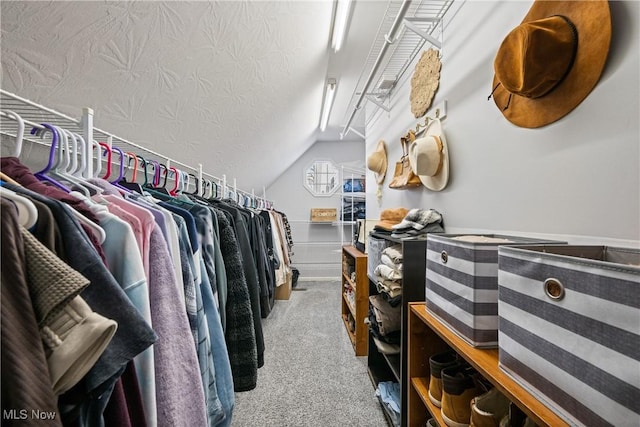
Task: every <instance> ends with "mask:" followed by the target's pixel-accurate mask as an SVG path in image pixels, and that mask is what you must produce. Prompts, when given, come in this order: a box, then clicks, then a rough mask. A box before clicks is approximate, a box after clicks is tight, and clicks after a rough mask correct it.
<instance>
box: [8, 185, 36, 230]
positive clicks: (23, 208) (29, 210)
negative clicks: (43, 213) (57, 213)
mask: <svg viewBox="0 0 640 427" xmlns="http://www.w3.org/2000/svg"><path fill="white" fill-rule="evenodd" d="M0 195H2V197H5V198H7V199H9V200H11V201H12V202H14V203H15V204H16V206H17V208H18V221H19V222H20V225H22V226H23V227H24V228H27V229H29V228H31V227H33V226H34V225H35V224H36V222H37V221H38V209H37V208H36V205H34V204H33V202H32V201H31V200H29V199H27V198H26V197H23V196H20V195H19V194H17V193H16V192H14V191H11V190H9V189H8V188H5V187H0Z"/></svg>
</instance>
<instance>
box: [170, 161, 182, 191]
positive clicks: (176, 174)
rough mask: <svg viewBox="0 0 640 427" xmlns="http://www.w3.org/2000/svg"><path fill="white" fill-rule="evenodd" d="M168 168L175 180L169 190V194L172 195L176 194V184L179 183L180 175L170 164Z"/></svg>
mask: <svg viewBox="0 0 640 427" xmlns="http://www.w3.org/2000/svg"><path fill="white" fill-rule="evenodd" d="M169 170H171V171H172V172H173V176H174V181H175V183H174V185H173V188H172V189H171V190H169V194H171V195H172V196H177V195H178V193H177V191H178V186H179V185H180V176H181V174H180V172H179V171H178V169H176V168H174V167H173V166H171V167H170V168H169Z"/></svg>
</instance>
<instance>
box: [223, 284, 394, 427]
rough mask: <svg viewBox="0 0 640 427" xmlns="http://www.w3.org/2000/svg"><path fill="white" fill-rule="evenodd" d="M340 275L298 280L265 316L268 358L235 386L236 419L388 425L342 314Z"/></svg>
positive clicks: (284, 424) (242, 422) (241, 422)
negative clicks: (252, 379)
mask: <svg viewBox="0 0 640 427" xmlns="http://www.w3.org/2000/svg"><path fill="white" fill-rule="evenodd" d="M340 292H341V289H340V282H339V281H333V282H298V287H297V289H296V290H294V291H293V292H292V295H291V298H290V299H289V300H287V301H276V304H275V307H274V308H273V311H272V312H271V314H270V315H269V317H268V318H267V319H263V334H264V339H265V347H266V350H265V355H264V358H265V363H264V366H263V367H262V368H260V369H259V370H258V385H257V387H256V388H255V389H254V390H251V391H248V392H242V393H236V394H235V398H236V404H235V409H234V412H233V418H232V422H231V425H232V426H233V427H263V426H264V427H266V426H274V427H275V426H278V427H288V426H291V427H306V426H308V427H334V426H336V427H337V426H351V427H378V426H380V427H384V426H386V425H387V423H386V420H385V417H384V414H383V411H382V408H381V406H380V404H379V403H378V400H377V398H376V397H375V389H374V387H373V385H372V383H371V380H370V379H369V375H368V373H367V358H366V357H356V356H355V354H354V351H353V347H352V346H351V342H350V341H349V337H348V335H347V332H346V330H345V327H344V323H343V322H342V319H341V316H340V310H341V309H340V304H341V302H340V297H341V295H340Z"/></svg>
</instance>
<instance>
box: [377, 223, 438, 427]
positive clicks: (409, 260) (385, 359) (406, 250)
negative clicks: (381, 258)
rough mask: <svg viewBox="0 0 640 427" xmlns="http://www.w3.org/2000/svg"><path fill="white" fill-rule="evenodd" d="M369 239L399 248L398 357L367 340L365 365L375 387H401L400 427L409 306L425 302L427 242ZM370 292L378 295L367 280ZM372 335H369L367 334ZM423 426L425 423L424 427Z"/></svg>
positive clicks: (404, 417)
mask: <svg viewBox="0 0 640 427" xmlns="http://www.w3.org/2000/svg"><path fill="white" fill-rule="evenodd" d="M372 236H374V237H376V238H379V239H385V240H388V241H390V242H393V243H399V244H401V245H402V329H401V341H400V354H399V355H397V356H387V355H384V354H382V353H380V352H379V351H378V348H377V347H376V345H375V343H374V342H373V338H372V337H370V338H369V355H368V359H367V365H368V369H369V377H370V378H371V381H372V382H373V385H374V387H377V386H378V383H379V382H380V381H397V382H398V383H399V384H400V425H401V426H406V425H407V408H408V405H407V390H408V388H407V387H406V380H405V378H408V376H407V357H406V354H407V350H408V340H407V338H408V335H407V326H408V324H409V303H411V302H414V301H422V302H423V303H424V300H425V296H424V291H425V285H426V274H427V239H426V236H423V237H421V238H412V239H396V238H392V237H390V236H389V235H384V234H379V233H372ZM369 292H370V294H371V295H375V294H376V293H377V289H376V286H375V283H374V282H373V280H372V279H371V278H370V279H369ZM369 335H371V334H369ZM423 425H424V424H423Z"/></svg>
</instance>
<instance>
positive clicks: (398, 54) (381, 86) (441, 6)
mask: <svg viewBox="0 0 640 427" xmlns="http://www.w3.org/2000/svg"><path fill="white" fill-rule="evenodd" d="M453 2H454V0H420V1H412V2H410V5H409V6H408V8H407V10H406V12H405V13H404V16H401V18H402V19H403V25H401V26H400V27H399V28H398V30H397V35H396V36H395V38H394V40H389V33H390V31H391V30H392V28H393V24H394V22H395V20H396V19H397V17H399V15H400V14H401V13H402V7H403V4H404V3H405V2H403V1H397V0H391V1H390V2H389V5H388V6H387V10H386V12H385V15H384V18H383V19H382V22H381V23H380V27H379V28H378V33H377V34H376V37H375V39H374V41H373V44H372V46H371V49H370V51H369V55H368V56H367V59H366V61H365V63H364V66H363V68H362V72H361V74H360V77H359V78H358V82H357V84H356V88H355V90H354V92H353V94H352V96H351V99H350V101H349V107H348V110H347V115H346V116H345V119H344V123H345V129H344V132H343V135H344V134H346V133H347V132H348V131H349V127H350V125H351V123H352V122H353V121H354V120H361V119H362V114H364V110H365V109H364V108H362V105H359V103H360V104H361V99H362V97H363V96H364V99H367V100H369V101H371V102H372V103H373V104H374V106H373V107H372V108H373V110H372V111H371V110H370V116H369V117H371V116H373V115H375V113H376V112H377V111H378V109H380V108H387V107H385V103H388V101H389V100H390V98H391V96H392V95H393V93H394V90H395V89H396V86H397V82H399V81H400V80H401V79H402V77H403V76H404V75H405V73H406V72H407V70H408V69H409V66H410V65H411V64H412V63H413V61H414V59H415V57H416V55H418V53H420V52H421V51H422V49H423V47H424V45H425V43H427V40H426V38H425V37H423V36H421V35H419V34H418V33H416V32H415V31H413V30H412V29H410V28H409V26H411V27H412V28H414V29H416V30H418V31H419V32H421V33H422V34H426V35H427V37H431V38H433V39H436V40H439V41H440V42H442V36H443V18H444V16H445V15H446V14H447V12H448V11H449V9H450V7H451V5H452V4H453ZM389 42H391V44H389ZM386 44H389V47H388V48H387V50H386V52H385V53H384V55H383V56H382V57H381V58H379V56H380V54H381V52H383V49H384V47H385V45H386ZM438 47H439V46H438ZM376 65H377V68H376ZM374 70H375V72H374ZM372 73H373V74H372ZM365 90H366V93H365Z"/></svg>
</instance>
